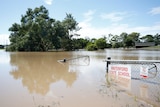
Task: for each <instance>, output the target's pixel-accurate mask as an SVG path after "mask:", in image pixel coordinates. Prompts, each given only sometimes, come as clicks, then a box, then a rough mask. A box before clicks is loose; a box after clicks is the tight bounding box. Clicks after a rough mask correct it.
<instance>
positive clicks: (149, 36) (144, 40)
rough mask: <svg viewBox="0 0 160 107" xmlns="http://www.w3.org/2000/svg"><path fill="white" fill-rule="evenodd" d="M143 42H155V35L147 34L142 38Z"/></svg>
mask: <svg viewBox="0 0 160 107" xmlns="http://www.w3.org/2000/svg"><path fill="white" fill-rule="evenodd" d="M140 39H141V40H142V41H143V42H154V37H153V35H146V36H143V37H141V38H140Z"/></svg>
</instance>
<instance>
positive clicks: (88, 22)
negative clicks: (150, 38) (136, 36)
mask: <svg viewBox="0 0 160 107" xmlns="http://www.w3.org/2000/svg"><path fill="white" fill-rule="evenodd" d="M87 13H88V14H87ZM87 13H86V14H85V16H86V17H85V18H84V20H82V21H81V22H80V23H79V26H80V27H82V29H81V30H80V31H78V32H77V33H79V34H80V35H81V36H80V37H82V38H85V37H89V38H100V37H102V36H104V35H105V36H108V34H113V35H116V34H117V35H119V34H121V33H123V32H126V33H128V34H129V33H132V32H138V33H140V34H141V35H146V34H152V35H155V34H156V33H160V31H159V29H160V25H159V23H157V24H154V25H152V26H135V27H132V26H130V25H129V24H123V23H121V24H120V23H117V22H116V21H120V20H122V19H123V17H122V16H123V15H126V13H116V14H110V15H109V16H110V19H111V20H114V21H113V23H112V24H111V25H106V26H104V27H97V26H93V24H92V21H93V20H92V19H93V15H94V12H91V11H90V12H89V11H88V12H87ZM116 15H120V16H116ZM111 16H112V17H111ZM104 18H108V16H106V17H104Z"/></svg>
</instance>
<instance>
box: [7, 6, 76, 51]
mask: <svg viewBox="0 0 160 107" xmlns="http://www.w3.org/2000/svg"><path fill="white" fill-rule="evenodd" d="M77 26H78V23H77V22H76V20H75V19H74V18H73V17H72V15H71V14H66V18H65V19H64V20H63V21H62V22H60V21H56V20H55V19H53V18H50V17H49V12H48V10H47V9H46V8H45V7H44V6H40V7H36V8H35V9H33V10H32V9H30V8H29V9H28V10H27V11H26V14H25V15H22V17H21V23H20V24H17V23H14V24H13V25H12V26H11V27H10V28H9V31H10V32H11V34H10V42H11V44H10V46H9V47H8V49H7V50H10V51H48V50H49V49H53V48H55V49H59V48H63V49H65V50H72V49H73V44H72V36H73V35H69V31H73V30H75V29H76V30H77V28H78V27H77Z"/></svg>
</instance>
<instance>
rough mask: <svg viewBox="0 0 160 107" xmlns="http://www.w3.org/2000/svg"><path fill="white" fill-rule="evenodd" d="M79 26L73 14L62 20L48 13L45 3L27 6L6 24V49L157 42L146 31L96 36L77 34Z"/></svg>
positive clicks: (159, 38)
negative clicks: (9, 25)
mask: <svg viewBox="0 0 160 107" xmlns="http://www.w3.org/2000/svg"><path fill="white" fill-rule="evenodd" d="M80 29H81V28H80V27H79V26H78V23H77V21H76V20H75V19H74V17H73V16H72V14H66V17H65V18H64V19H63V20H62V21H59V20H56V19H54V18H51V17H49V12H48V10H47V9H46V8H45V7H44V6H40V7H36V8H35V9H31V8H28V10H27V11H26V13H25V15H22V16H21V20H20V24H18V23H14V24H12V26H11V27H10V28H9V31H10V32H11V33H10V36H9V38H10V45H9V46H8V47H7V50H8V51H49V50H52V49H55V50H58V49H63V50H67V51H69V50H77V49H84V48H86V49H87V50H97V49H104V48H119V47H126V48H129V47H134V46H135V42H155V44H156V45H159V44H160V35H159V34H156V35H146V36H143V37H141V38H140V33H137V32H133V33H131V34H127V33H125V32H123V33H121V34H120V35H112V34H109V35H107V36H105V35H104V36H103V37H101V38H99V39H96V38H91V39H90V38H80V37H79V36H80V35H79V34H76V31H78V30H80Z"/></svg>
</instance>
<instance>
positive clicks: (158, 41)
mask: <svg viewBox="0 0 160 107" xmlns="http://www.w3.org/2000/svg"><path fill="white" fill-rule="evenodd" d="M154 42H155V44H156V45H160V35H159V34H158V33H157V34H156V35H155V36H154Z"/></svg>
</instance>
